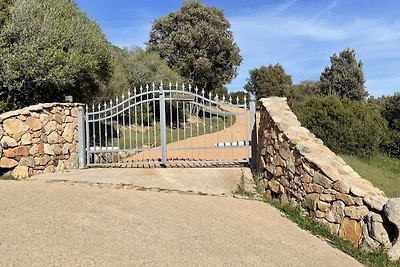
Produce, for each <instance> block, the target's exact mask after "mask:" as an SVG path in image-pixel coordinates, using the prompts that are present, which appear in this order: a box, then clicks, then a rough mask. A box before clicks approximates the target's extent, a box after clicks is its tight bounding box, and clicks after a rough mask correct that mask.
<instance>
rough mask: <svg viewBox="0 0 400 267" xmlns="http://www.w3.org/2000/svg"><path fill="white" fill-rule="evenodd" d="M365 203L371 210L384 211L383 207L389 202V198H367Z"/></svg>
mask: <svg viewBox="0 0 400 267" xmlns="http://www.w3.org/2000/svg"><path fill="white" fill-rule="evenodd" d="M364 202H365V203H366V204H367V205H368V206H369V207H371V208H373V209H375V210H377V211H382V209H383V206H384V205H385V204H386V202H388V198H387V197H384V196H366V197H365V198H364Z"/></svg>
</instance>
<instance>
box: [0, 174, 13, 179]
mask: <svg viewBox="0 0 400 267" xmlns="http://www.w3.org/2000/svg"><path fill="white" fill-rule="evenodd" d="M0 180H15V178H14V177H12V176H10V175H0Z"/></svg>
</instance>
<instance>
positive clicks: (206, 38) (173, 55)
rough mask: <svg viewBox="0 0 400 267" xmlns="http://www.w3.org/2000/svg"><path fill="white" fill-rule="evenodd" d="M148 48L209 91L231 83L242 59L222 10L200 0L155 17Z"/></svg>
mask: <svg viewBox="0 0 400 267" xmlns="http://www.w3.org/2000/svg"><path fill="white" fill-rule="evenodd" d="M148 49H149V50H150V51H156V52H157V53H158V54H159V55H160V57H161V58H162V59H163V60H165V61H166V62H167V64H168V66H170V67H171V68H173V69H175V70H177V71H179V73H180V74H181V75H182V76H183V77H184V78H186V79H188V80H189V81H190V82H191V83H193V84H194V85H195V86H198V87H199V88H204V89H205V90H206V91H207V92H210V91H213V90H214V89H215V88H220V87H221V86H222V85H225V84H227V83H229V82H230V81H231V80H232V79H233V78H234V77H235V76H236V74H237V68H238V66H239V65H240V63H241V62H242V57H241V56H240V54H239V48H238V46H237V45H236V43H235V42H234V38H233V34H232V32H231V30H230V24H229V22H228V20H227V19H226V18H225V17H224V13H223V11H222V10H219V9H217V8H215V7H208V6H205V5H203V4H202V3H200V2H197V1H194V2H192V1H185V2H184V3H183V5H182V7H181V9H180V10H179V11H177V12H173V13H170V14H169V15H168V16H166V17H161V18H159V19H157V20H155V21H154V22H153V25H152V29H151V32H150V39H149V41H148Z"/></svg>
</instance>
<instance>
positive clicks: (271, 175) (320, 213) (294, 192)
mask: <svg viewBox="0 0 400 267" xmlns="http://www.w3.org/2000/svg"><path fill="white" fill-rule="evenodd" d="M262 103H263V107H262V111H261V120H260V127H259V137H258V140H259V142H258V159H259V160H258V169H259V171H261V172H262V173H263V177H262V180H261V182H262V184H263V185H264V188H265V193H266V194H268V195H271V196H273V197H280V198H281V199H282V200H284V201H290V202H293V203H299V204H302V205H304V206H305V207H307V208H308V212H309V215H310V216H312V217H314V218H316V219H317V220H319V221H321V222H323V223H325V224H327V225H328V226H329V228H330V229H331V231H332V232H334V233H336V234H338V235H339V236H341V237H343V238H344V239H347V240H349V241H350V242H352V243H353V244H354V245H356V246H364V247H368V248H376V247H378V246H379V245H384V246H386V247H387V248H390V247H391V241H393V239H395V232H396V231H392V230H395V229H393V227H394V225H393V224H391V223H390V222H389V219H388V217H390V216H387V215H386V214H385V212H384V206H385V204H386V203H387V202H388V198H387V197H385V195H384V193H383V192H382V191H381V190H379V189H378V188H375V187H374V186H373V185H372V184H371V183H370V182H369V181H367V180H365V179H363V178H361V177H360V175H358V174H357V173H356V172H355V171H354V170H353V169H352V168H351V167H350V166H349V165H347V164H346V162H344V161H343V160H342V159H341V158H340V157H338V156H336V155H335V154H334V153H333V152H332V151H330V150H329V149H328V148H327V147H325V146H324V145H323V142H322V141H321V140H319V139H317V138H316V137H315V136H314V135H313V134H312V133H310V132H309V131H308V130H307V129H306V128H304V127H301V125H300V123H299V122H298V120H297V118H296V116H295V115H294V114H293V112H292V111H291V110H290V108H289V106H288V105H287V103H286V99H285V98H276V97H273V98H268V99H262ZM392 212H393V211H392ZM396 212H398V211H396Z"/></svg>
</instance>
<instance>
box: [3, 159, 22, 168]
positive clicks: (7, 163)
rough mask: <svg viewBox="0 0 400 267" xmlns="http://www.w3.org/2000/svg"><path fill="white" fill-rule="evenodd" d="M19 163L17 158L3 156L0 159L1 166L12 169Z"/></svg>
mask: <svg viewBox="0 0 400 267" xmlns="http://www.w3.org/2000/svg"><path fill="white" fill-rule="evenodd" d="M17 165H18V161H16V160H15V159H9V158H5V157H2V158H1V159H0V168H4V169H10V168H14V167H15V166H17Z"/></svg>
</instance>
